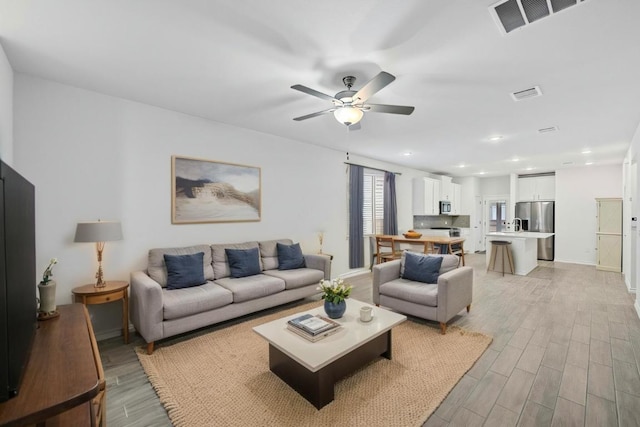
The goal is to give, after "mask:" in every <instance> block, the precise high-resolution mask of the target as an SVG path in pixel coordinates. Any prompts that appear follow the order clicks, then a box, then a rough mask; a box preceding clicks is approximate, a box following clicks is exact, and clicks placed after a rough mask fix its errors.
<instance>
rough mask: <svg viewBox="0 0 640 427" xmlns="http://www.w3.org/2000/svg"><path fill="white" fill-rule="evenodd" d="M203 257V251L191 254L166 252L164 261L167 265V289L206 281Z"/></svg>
mask: <svg viewBox="0 0 640 427" xmlns="http://www.w3.org/2000/svg"><path fill="white" fill-rule="evenodd" d="M203 257H204V253H203V252H198V253H197V254H189V255H169V254H164V263H165V265H166V266H167V289H181V288H190V287H192V286H198V285H202V284H203V283H204V282H205V280H204V272H203V268H202V259H203Z"/></svg>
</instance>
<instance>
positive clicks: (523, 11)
mask: <svg viewBox="0 0 640 427" xmlns="http://www.w3.org/2000/svg"><path fill="white" fill-rule="evenodd" d="M583 1H584V0H501V1H499V2H498V3H495V4H493V5H492V6H489V13H490V14H491V15H492V16H493V19H494V20H495V21H496V24H497V25H498V28H499V29H500V32H502V33H503V34H507V33H510V32H511V31H513V30H515V29H518V28H520V27H524V26H526V25H528V24H531V23H532V22H535V21H537V20H539V19H542V18H545V17H547V16H550V15H553V14H554V13H556V12H559V11H561V10H563V9H566V8H568V7H570V6H573V5H575V4H578V3H582V2H583Z"/></svg>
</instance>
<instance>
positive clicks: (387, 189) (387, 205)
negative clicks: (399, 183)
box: [382, 172, 398, 236]
mask: <svg viewBox="0 0 640 427" xmlns="http://www.w3.org/2000/svg"><path fill="white" fill-rule="evenodd" d="M383 207H384V222H383V224H382V230H383V232H384V234H390V235H394V236H395V235H396V234H398V206H397V204H396V174H395V173H393V172H385V173H384V205H383Z"/></svg>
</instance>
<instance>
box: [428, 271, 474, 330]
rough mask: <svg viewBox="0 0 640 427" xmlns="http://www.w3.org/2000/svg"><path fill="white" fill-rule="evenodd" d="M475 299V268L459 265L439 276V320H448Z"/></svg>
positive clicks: (437, 315)
mask: <svg viewBox="0 0 640 427" xmlns="http://www.w3.org/2000/svg"><path fill="white" fill-rule="evenodd" d="M472 300H473V268H471V267H468V266H467V267H459V268H456V269H455V270H451V271H449V272H447V273H444V274H442V275H440V277H438V308H437V312H436V317H437V319H436V320H437V321H438V322H448V321H449V320H450V319H451V318H452V317H453V316H455V315H456V314H458V313H459V312H460V310H462V309H463V308H465V307H468V306H470V305H471V302H472Z"/></svg>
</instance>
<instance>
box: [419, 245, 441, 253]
mask: <svg viewBox="0 0 640 427" xmlns="http://www.w3.org/2000/svg"><path fill="white" fill-rule="evenodd" d="M423 252H424V253H425V254H427V255H433V254H439V253H440V246H438V245H436V244H435V243H433V242H424V250H423Z"/></svg>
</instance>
